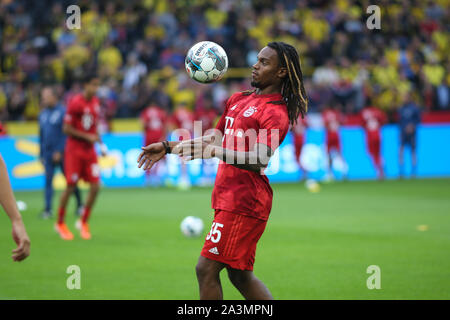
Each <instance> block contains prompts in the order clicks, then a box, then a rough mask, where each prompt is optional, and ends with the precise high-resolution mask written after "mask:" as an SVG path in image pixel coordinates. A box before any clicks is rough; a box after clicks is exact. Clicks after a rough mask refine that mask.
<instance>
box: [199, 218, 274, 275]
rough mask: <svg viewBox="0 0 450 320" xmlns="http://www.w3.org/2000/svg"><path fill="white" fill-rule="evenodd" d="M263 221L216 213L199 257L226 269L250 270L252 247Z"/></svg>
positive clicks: (253, 253)
mask: <svg viewBox="0 0 450 320" xmlns="http://www.w3.org/2000/svg"><path fill="white" fill-rule="evenodd" d="M266 224H267V221H264V220H261V219H257V218H253V217H249V216H244V215H241V214H236V213H232V212H229V211H224V210H216V211H215V214H214V221H213V223H212V227H211V231H210V232H209V233H208V235H207V236H206V240H205V244H204V245H203V249H202V252H201V255H202V256H203V257H205V258H208V259H211V260H215V261H219V262H222V263H225V264H227V265H228V267H229V268H233V269H238V270H253V264H254V263H255V253H256V244H257V243H258V240H259V238H260V237H261V235H262V234H263V232H264V229H265V228H266Z"/></svg>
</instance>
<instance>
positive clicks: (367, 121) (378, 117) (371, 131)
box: [361, 107, 387, 139]
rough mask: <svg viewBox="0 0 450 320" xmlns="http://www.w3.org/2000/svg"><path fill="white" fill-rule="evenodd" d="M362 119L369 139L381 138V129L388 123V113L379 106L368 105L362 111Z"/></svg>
mask: <svg viewBox="0 0 450 320" xmlns="http://www.w3.org/2000/svg"><path fill="white" fill-rule="evenodd" d="M361 120H362V125H363V126H364V129H365V130H366V132H367V138H368V139H379V137H380V129H381V126H382V125H383V124H385V123H386V121H387V117H386V114H385V113H384V112H383V111H381V110H380V109H378V108H375V107H368V108H364V109H363V110H362V111H361Z"/></svg>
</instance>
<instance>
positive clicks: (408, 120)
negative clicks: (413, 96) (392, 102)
mask: <svg viewBox="0 0 450 320" xmlns="http://www.w3.org/2000/svg"><path fill="white" fill-rule="evenodd" d="M399 115H400V130H401V132H405V129H406V127H407V126H408V125H409V124H413V125H414V127H417V125H418V124H419V123H420V118H421V115H420V108H419V107H418V106H417V105H416V104H415V103H414V102H410V103H406V104H404V105H403V106H402V107H401V108H400V110H399Z"/></svg>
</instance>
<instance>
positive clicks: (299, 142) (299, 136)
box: [292, 115, 308, 179]
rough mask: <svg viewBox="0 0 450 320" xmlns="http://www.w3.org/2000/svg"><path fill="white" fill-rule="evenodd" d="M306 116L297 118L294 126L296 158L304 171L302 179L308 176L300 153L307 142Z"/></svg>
mask: <svg viewBox="0 0 450 320" xmlns="http://www.w3.org/2000/svg"><path fill="white" fill-rule="evenodd" d="M307 125H308V124H307V122H306V117H304V118H302V117H301V115H300V116H299V117H298V119H297V123H296V124H295V125H294V126H292V133H293V137H294V148H295V160H296V161H297V163H298V165H299V167H300V170H301V171H302V179H305V178H306V171H305V169H304V168H303V166H302V163H301V161H300V155H301V153H302V148H303V144H304V143H305V131H306V127H307Z"/></svg>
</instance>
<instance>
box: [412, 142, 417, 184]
mask: <svg viewBox="0 0 450 320" xmlns="http://www.w3.org/2000/svg"><path fill="white" fill-rule="evenodd" d="M411 162H412V170H411V177H412V178H413V179H414V178H415V177H416V175H417V155H416V148H415V147H413V146H411Z"/></svg>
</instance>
